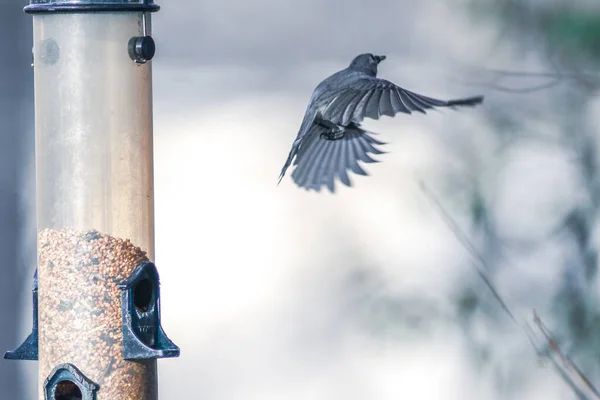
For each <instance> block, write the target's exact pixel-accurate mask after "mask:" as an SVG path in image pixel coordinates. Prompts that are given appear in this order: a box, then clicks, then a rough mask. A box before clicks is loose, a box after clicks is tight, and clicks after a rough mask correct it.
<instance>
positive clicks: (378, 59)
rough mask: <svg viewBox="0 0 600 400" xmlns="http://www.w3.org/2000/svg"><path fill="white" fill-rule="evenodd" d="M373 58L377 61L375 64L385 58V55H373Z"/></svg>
mask: <svg viewBox="0 0 600 400" xmlns="http://www.w3.org/2000/svg"><path fill="white" fill-rule="evenodd" d="M374 58H375V61H376V62H377V64H379V63H380V62H382V61H383V60H385V56H375V57H374Z"/></svg>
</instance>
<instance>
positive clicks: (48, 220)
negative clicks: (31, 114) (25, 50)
mask: <svg viewBox="0 0 600 400" xmlns="http://www.w3.org/2000/svg"><path fill="white" fill-rule="evenodd" d="M158 9H159V7H158V6H157V5H155V4H153V2H152V0H138V1H136V0H95V1H93V0H70V1H69V0H31V3H30V5H29V6H27V7H25V11H26V12H27V13H30V14H33V27H34V52H33V53H34V54H33V56H34V59H33V66H34V77H35V126H36V128H35V131H36V140H35V141H36V177H37V219H38V229H39V236H38V269H37V275H36V276H37V277H38V278H39V279H38V280H37V285H36V286H34V306H35V305H37V310H36V309H34V329H33V332H32V334H31V335H30V336H29V337H28V338H27V340H26V342H25V343H24V344H23V345H22V346H21V347H19V348H18V349H17V350H15V351H12V352H7V353H6V354H5V358H11V359H37V360H38V361H39V398H40V399H46V400H56V399H60V398H79V399H97V400H103V399H140V400H154V399H156V398H157V391H158V390H157V386H158V385H157V371H156V359H157V358H163V357H177V356H179V348H178V347H177V346H176V345H175V344H174V343H173V342H172V341H171V340H170V339H168V337H167V336H166V334H165V332H164V330H163V329H162V327H161V325H160V310H159V305H160V301H159V299H160V289H159V282H158V270H157V269H156V267H155V266H154V264H153V263H152V260H153V258H154V194H153V154H152V69H151V63H150V62H148V61H149V60H151V59H152V57H153V56H154V52H155V45H154V41H153V39H152V37H151V36H150V35H151V23H150V22H151V21H150V13H151V12H154V11H158ZM36 322H37V323H36Z"/></svg>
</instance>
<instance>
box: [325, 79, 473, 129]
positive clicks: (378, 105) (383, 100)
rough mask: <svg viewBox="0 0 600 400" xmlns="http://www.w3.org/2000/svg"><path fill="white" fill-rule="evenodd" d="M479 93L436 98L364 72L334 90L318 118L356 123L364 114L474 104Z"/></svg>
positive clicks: (405, 111)
mask: <svg viewBox="0 0 600 400" xmlns="http://www.w3.org/2000/svg"><path fill="white" fill-rule="evenodd" d="M482 101H483V96H476V97H469V98H465V99H456V100H448V101H445V100H438V99H433V98H431V97H427V96H423V95H420V94H417V93H414V92H411V91H409V90H406V89H403V88H401V87H400V86H397V85H395V84H394V83H392V82H390V81H387V80H385V79H379V78H375V77H372V76H369V75H366V74H360V76H358V77H357V76H356V75H355V76H354V77H353V79H352V80H351V81H348V82H347V85H346V87H345V88H343V89H341V90H339V91H338V93H337V96H335V97H334V98H333V99H332V100H331V101H330V102H329V103H328V105H327V106H326V107H325V109H324V111H323V112H322V118H323V119H326V120H329V121H331V122H333V123H335V124H338V125H344V126H345V125H348V124H349V123H350V122H355V123H359V122H361V121H362V120H363V119H364V118H365V117H369V118H373V119H378V118H379V117H380V116H381V115H388V116H390V117H393V116H394V115H396V114H397V113H399V112H403V113H407V114H411V113H412V112H413V111H417V112H420V113H423V114H425V110H428V109H431V108H434V107H455V106H475V105H477V104H479V103H481V102H482Z"/></svg>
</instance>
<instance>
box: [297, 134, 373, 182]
mask: <svg viewBox="0 0 600 400" xmlns="http://www.w3.org/2000/svg"><path fill="white" fill-rule="evenodd" d="M327 131H328V129H327V128H324V127H322V126H321V125H318V124H316V123H315V124H313V125H312V126H311V127H310V129H309V131H308V132H307V134H306V136H305V137H304V139H303V140H302V142H301V143H300V146H299V149H298V151H297V154H296V159H295V160H294V165H295V169H294V172H292V179H293V180H294V182H295V183H296V184H297V185H298V186H300V187H303V188H305V189H306V190H311V189H312V190H316V191H317V192H318V191H320V190H321V187H323V186H326V187H327V188H328V189H329V191H330V192H332V193H333V192H334V191H335V179H336V178H338V179H339V180H340V181H341V182H342V183H343V184H345V185H346V186H352V183H351V182H350V178H349V177H348V170H350V171H352V172H354V173H356V174H358V175H367V173H366V172H365V171H364V170H363V169H362V168H361V166H360V165H359V163H358V161H362V162H364V163H374V162H377V161H376V160H374V159H373V158H371V157H370V156H369V154H383V153H384V152H383V151H381V150H379V149H377V148H376V147H375V145H384V144H385V143H383V142H380V141H378V140H376V139H374V138H373V135H374V133H373V132H368V131H365V130H364V129H361V128H360V127H358V126H357V125H354V124H351V125H350V126H349V127H347V128H346V131H345V133H344V137H343V138H341V139H338V140H327V139H325V138H323V137H321V134H322V133H325V132H327Z"/></svg>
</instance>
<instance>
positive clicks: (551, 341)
mask: <svg viewBox="0 0 600 400" xmlns="http://www.w3.org/2000/svg"><path fill="white" fill-rule="evenodd" d="M533 322H534V323H535V324H536V325H537V327H538V328H539V330H540V332H541V333H542V335H544V338H545V339H546V342H547V343H548V347H549V348H550V349H551V350H552V351H553V352H554V353H555V354H556V355H557V356H558V357H559V358H560V359H561V361H562V362H563V364H564V365H565V367H567V368H568V369H570V370H572V371H574V372H575V374H576V375H577V376H578V377H579V379H581V380H582V381H583V383H584V384H585V386H587V387H588V388H589V389H590V390H591V391H592V392H593V393H594V395H596V397H597V398H598V399H600V392H599V391H598V389H596V387H595V386H594V385H593V384H592V382H591V381H590V380H589V379H588V378H587V376H585V374H584V373H583V371H581V369H579V367H578V366H577V365H576V364H575V363H574V362H573V360H571V357H569V356H568V355H566V354H565V353H564V352H563V351H562V350H561V348H560V346H559V344H558V342H557V341H556V339H555V338H554V336H553V335H552V333H551V332H550V330H549V329H548V328H547V327H546V326H545V325H544V323H543V322H542V319H541V318H540V316H539V315H538V313H537V312H536V311H535V310H534V311H533Z"/></svg>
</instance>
